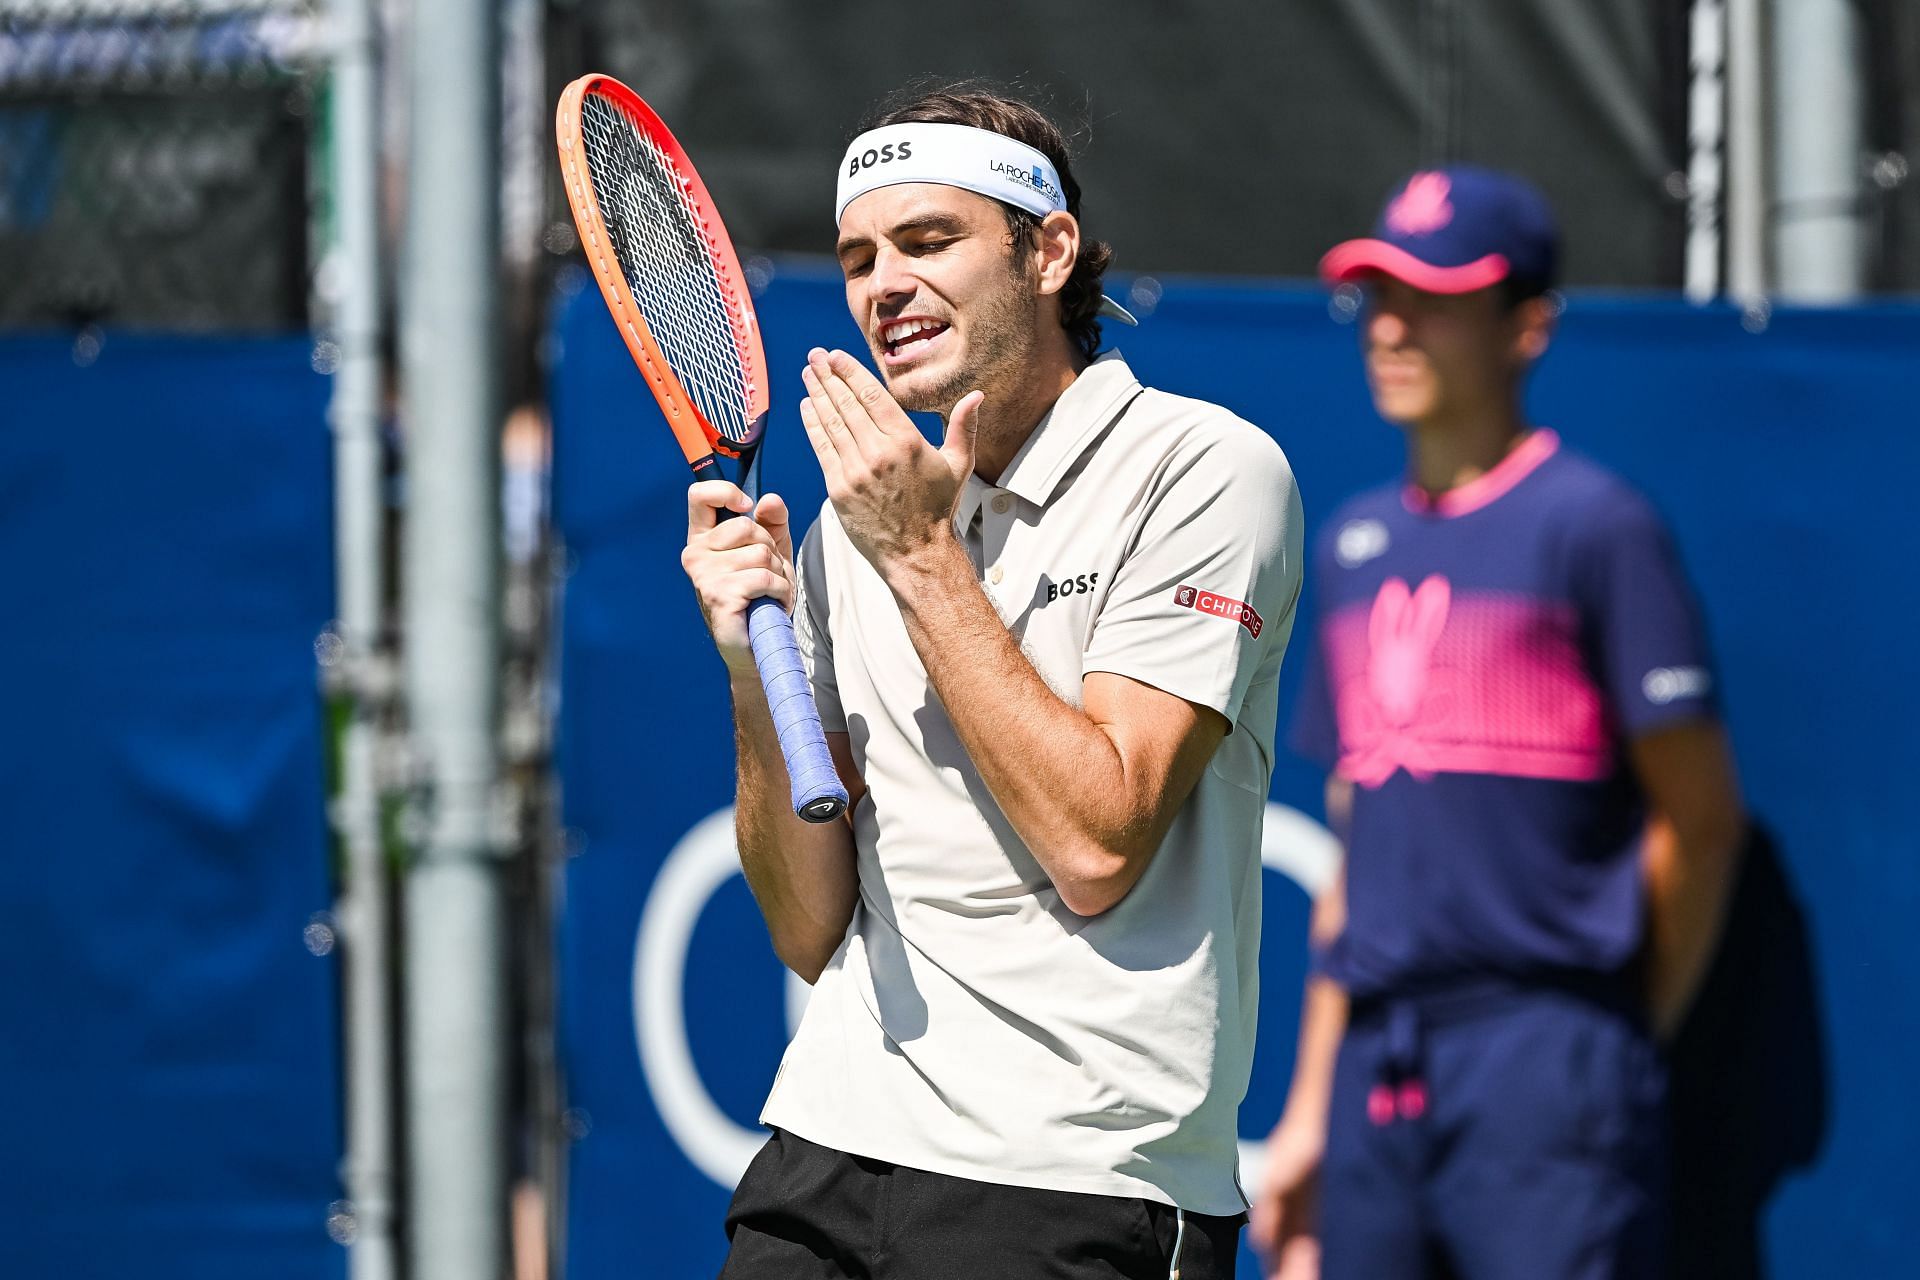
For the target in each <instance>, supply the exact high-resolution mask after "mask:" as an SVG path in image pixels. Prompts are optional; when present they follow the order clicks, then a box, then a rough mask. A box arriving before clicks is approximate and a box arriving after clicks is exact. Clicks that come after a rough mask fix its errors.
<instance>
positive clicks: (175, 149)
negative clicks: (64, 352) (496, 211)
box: [0, 0, 315, 333]
mask: <svg viewBox="0 0 1920 1280" xmlns="http://www.w3.org/2000/svg"><path fill="white" fill-rule="evenodd" d="M124 8H125V10H126V11H125V12H121V11H119V10H116V9H114V8H112V7H110V6H104V5H94V6H85V5H74V4H65V5H62V4H57V3H44V4H10V5H8V6H6V8H5V12H4V13H0V280H5V281H6V287H5V288H4V289H0V329H12V330H30V331H31V330H61V329H75V328H83V327H85V326H87V325H90V324H96V323H97V324H104V325H111V326H115V327H121V328H136V329H148V330H164V331H167V332H172V333H180V332H193V333H205V332H225V333H238V332H275V331H278V332H293V331H297V330H302V329H305V328H306V327H307V324H308V275H309V243H308V230H307V229H308V218H307V210H308V189H309V188H308V159H309V147H310V138H311V136H312V129H313V126H314V118H313V117H314V114H315V99H314V97H313V94H312V82H311V80H310V79H309V78H308V77H305V76H303V75H301V74H300V73H299V72H298V71H296V70H295V69H294V68H293V66H292V65H291V59H292V58H293V57H295V56H297V55H298V54H300V53H302V52H304V41H305V40H306V39H307V38H308V37H309V36H310V35H311V34H312V33H313V32H314V28H313V26H312V25H311V23H310V22H309V21H308V20H309V19H310V17H311V14H310V10H309V6H308V5H307V4H306V3H305V0H279V2H277V3H266V2H265V0H262V2H261V3H256V4H252V5H245V4H241V5H227V6H217V5H212V4H209V5H205V6H202V7H201V9H199V10H196V9H195V8H193V7H191V6H179V5H176V6H172V7H167V6H161V5H147V6H141V5H128V6H124Z"/></svg>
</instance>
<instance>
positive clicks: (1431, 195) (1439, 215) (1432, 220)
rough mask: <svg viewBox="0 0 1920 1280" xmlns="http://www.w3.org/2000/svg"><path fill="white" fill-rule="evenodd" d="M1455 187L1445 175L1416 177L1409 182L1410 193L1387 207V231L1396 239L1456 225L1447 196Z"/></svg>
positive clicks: (1406, 192)
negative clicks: (1450, 224)
mask: <svg viewBox="0 0 1920 1280" xmlns="http://www.w3.org/2000/svg"><path fill="white" fill-rule="evenodd" d="M1452 189H1453V183H1451V182H1449V181H1448V180H1447V175H1446V174H1444V173H1434V172H1431V171H1429V172H1427V173H1416V174H1414V175H1413V177H1411V178H1409V179H1408V180H1407V189H1406V190H1405V191H1402V192H1401V193H1400V194H1399V195H1397V196H1395V197H1394V198H1393V203H1392V204H1390V205H1388V206H1387V229H1388V230H1389V231H1392V232H1393V233H1394V234H1395V235H1402V236H1424V235H1430V234H1431V233H1433V232H1435V231H1438V230H1440V228H1442V227H1444V226H1446V225H1447V224H1448V223H1449V222H1452V221H1453V205H1452V204H1451V203H1450V202H1449V201H1448V200H1447V193H1448V192H1449V191H1451V190H1452Z"/></svg>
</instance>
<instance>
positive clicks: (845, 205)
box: [686, 91, 1303, 1280]
mask: <svg viewBox="0 0 1920 1280" xmlns="http://www.w3.org/2000/svg"><path fill="white" fill-rule="evenodd" d="M836 213H837V215H838V223H839V235H838V240H837V246H836V251H837V253H838V255H839V260H840V264H841V266H842V268H843V269H844V271H845V276H846V293H847V304H848V307H849V308H850V309H851V311H852V313H853V317H854V319H855V321H856V322H857V323H858V324H859V326H860V329H861V331H862V332H863V333H864V334H865V335H866V338H867V342H868V344H869V346H870V348H871V355H872V357H873V360H874V361H875V363H877V364H878V366H879V368H880V370H881V372H882V375H883V377H884V382H883V381H882V380H881V379H879V378H875V377H874V376H873V375H872V374H870V373H868V372H867V371H866V369H865V368H864V366H863V365H862V364H861V363H860V362H859V361H857V360H855V359H854V358H853V357H852V356H850V355H848V354H846V353H844V352H827V351H819V350H816V351H815V352H813V353H812V355H811V357H810V359H809V362H808V366H807V368H806V370H805V372H804V374H803V381H804V384H805V387H806V392H807V398H806V400H805V402H804V404H803V406H802V409H801V413H802V417H803V419H804V421H805V424H806V429H807V433H808V435H809V438H810V439H811V441H812V443H813V447H814V450H815V452H816V454H817V455H818V457H819V460H820V465H821V467H822V469H823V470H824V472H825V475H826V480H827V489H828V494H829V497H830V501H829V503H828V505H827V506H826V507H825V508H824V509H823V510H822V512H821V514H820V519H819V521H818V522H817V523H816V524H815V525H814V527H813V529H812V531H811V532H810V533H809V535H808V537H807V539H806V542H805V545H804V546H803V547H802V548H801V550H800V553H799V557H798V559H799V563H798V565H797V567H796V566H795V565H793V564H792V563H790V559H791V557H792V551H791V544H790V542H789V540H788V518H787V514H786V511H785V508H784V507H783V506H782V504H781V503H780V501H779V499H777V498H774V497H766V498H763V499H762V500H761V501H760V502H759V504H758V506H757V507H756V508H755V509H754V513H753V514H754V519H753V520H751V521H748V520H735V521H729V522H725V523H720V524H716V523H715V514H716V512H717V511H718V510H719V509H721V508H723V507H726V508H730V509H732V510H735V511H745V510H746V509H747V506H748V504H747V500H746V498H745V497H744V495H742V494H741V493H740V492H739V491H738V490H735V489H733V488H731V487H729V486H726V485H723V484H697V485H695V486H694V487H693V489H692V490H691V501H690V514H691V528H690V531H689V537H688V545H687V552H686V565H687V569H688V572H689V575H690V576H691V578H692V579H693V581H694V584H695V586H696V588H697V590H698V593H699V597H700V601H701V606H702V608H703V609H704V611H705V613H706V615H707V618H708V620H709V623H710V625H711V627H712V630H713V634H714V637H715V640H716V642H717V643H718V646H719V649H720V652H721V654H722V656H723V657H724V658H725V660H726V663H727V666H728V669H729V671H730V673H731V675H732V685H733V697H734V704H735V708H736V715H737V720H738V727H739V771H740V777H739V801H738V815H739V817H738V821H739V840H740V850H741V861H742V864H743V866H744V868H745V870H746V873H747V877H748V880H749V883H750V884H751V885H752V887H753V892H754V894H755V896H756V898H757V899H758V901H759V904H760V907H761V910H762V911H763V913H764V914H765V916H766V920H767V926H768V929H769V931H770V933H771V935H772V938H773V942H774V946H775V948H776V950H777V951H778V952H779V954H780V956H781V958H782V959H783V960H784V961H785V962H786V963H787V964H788V965H789V966H790V967H791V968H792V969H793V970H794V971H795V972H796V973H798V974H800V975H801V976H802V977H803V978H806V979H807V980H809V981H811V982H813V983H814V984H815V985H814V991H813V996H812V1000H811V1003H810V1004H809V1006H808V1008H807V1013H806V1017H805V1019H804V1021H803V1022H802V1024H801V1026H800V1029H799V1031H798V1033H797V1034H796V1036H795V1038H794V1041H793V1043H792V1045H791V1046H790V1047H789V1049H788V1051H787V1054H786V1058H785V1060H784V1061H783V1062H782V1064H781V1068H780V1073H779V1075H778V1077H777V1078H776V1080H775V1082H774V1086H773V1092H772V1095H771V1097H770V1098H769V1099H768V1101H767V1105H766V1109H765V1111H764V1113H763V1116H762V1118H763V1120H764V1121H765V1122H766V1123H767V1124H769V1125H771V1126H772V1127H773V1129H774V1133H773V1137H772V1139H771V1140H770V1141H769V1142H768V1143H767V1145H766V1147H765V1148H764V1149H763V1150H762V1151H761V1153H760V1154H759V1156H758V1157H757V1158H756V1159H755V1160H754V1162H753V1165H752V1167H751V1168H750V1169H749V1170H748V1171H747V1174H746V1176H745V1178H744V1179H743V1180H742V1182H741V1184H740V1187H739V1190H738V1192H737V1193H736V1195H735V1197H734V1201H733V1207H732V1210H731V1212H730V1214H729V1216H728V1221H727V1230H728V1234H729V1236H730V1238H731V1240H732V1250H731V1253H730V1255H729V1258H728V1262H727V1266H726V1269H725V1271H724V1272H723V1273H722V1274H723V1275H724V1276H726V1277H728V1278H729V1280H740V1278H743V1277H768V1278H774V1277H778V1280H795V1278H797V1277H839V1276H900V1277H915V1278H916V1280H926V1278H932V1277H946V1276H952V1277H965V1278H966V1280H979V1278H980V1277H986V1276H994V1277H1019V1276H1040V1275H1047V1276H1058V1277H1077V1276H1086V1277H1092V1276H1102V1277H1120V1276H1126V1277H1142V1278H1144V1277H1164V1276H1175V1275H1177V1276H1181V1277H1184V1278H1185V1280H1196V1277H1218V1276H1229V1275H1231V1274H1232V1272H1233V1265H1234V1256H1235V1249H1236V1240H1237V1238H1238V1234H1239V1228H1240V1225H1241V1222H1242V1221H1243V1216H1244V1208H1245V1201H1244V1199H1243V1197H1242V1195H1241V1192H1240V1189H1239V1185H1238V1182H1237V1180H1236V1177H1235V1164H1236V1158H1235V1146H1236V1137H1235V1124H1234V1120H1235V1111H1236V1108H1237V1107H1238V1105H1239V1102H1240V1099H1241V1096H1242V1094H1243V1093H1244V1091H1245V1087H1246V1083H1247V1078H1248V1071H1249V1066H1250V1061H1251V1055H1252V1050H1253V1030H1254V1027H1253V1021H1254V1009H1255V997H1256V989H1255V984H1256V965H1255V960H1256V951H1257V947H1258V941H1259V927H1260V924H1259V922H1260V857H1259V847H1260V824H1261V818H1262V813H1263V806H1264V804H1265V799H1266V791H1267V780H1268V775H1269V772H1270V770H1271V765H1272V759H1271V757H1272V737H1273V728H1274V718H1275V713H1276V701H1275V681H1276V678H1277V676H1278V674H1279V668H1280V660H1281V655H1282V653H1283V652H1284V650H1285V648H1286V641H1287V636H1288V632H1289V630H1290V628H1291V625H1292V620H1293V611H1294V604H1295V600H1296V598H1297V595H1298V592H1299V588H1300V570H1301V563H1300V562H1301V557H1302V551H1303V548H1302V532H1301V520H1300V511H1299V500H1298V494H1297V491H1296V490H1295V488H1294V483H1293V478H1292V475H1291V473H1290V471H1289V469H1288V467H1287V463H1286V459H1285V458H1284V457H1283V456H1282V455H1281V452H1280V450H1279V449H1278V448H1277V447H1276V446H1275V445H1274V443H1273V442H1272V441H1271V440H1270V439H1269V438H1268V437H1267V436H1266V435H1264V434H1263V433H1262V432H1260V431H1259V430H1258V429H1256V428H1254V427H1252V426H1250V425H1249V424H1247V423H1246V422H1243V421H1241V420H1239V419H1238V418H1236V417H1234V416H1233V415H1232V414H1230V413H1228V412H1226V411H1225V410H1223V409H1221V408H1219V407H1217V406H1215V405H1211V404H1205V403H1202V402H1199V401H1195V400H1187V399H1181V398H1179V397H1176V396H1172V395H1167V394H1164V393H1161V392H1158V391H1154V390H1151V389H1148V388H1145V387H1143V386H1141V384H1140V382H1139V381H1138V380H1137V379H1136V378H1135V377H1134V375H1133V373H1132V371H1131V370H1130V369H1129V368H1128V367H1127V364H1126V362H1125V361H1124V360H1122V359H1121V358H1120V356H1119V355H1118V354H1116V353H1111V352H1110V353H1108V354H1105V355H1098V356H1096V349H1097V347H1098V345H1099V341H1100V334H1099V328H1098V326H1097V323H1096V319H1097V317H1098V315H1100V314H1101V313H1102V312H1103V311H1104V312H1105V313H1106V314H1109V315H1112V314H1114V313H1115V312H1117V310H1118V309H1117V308H1116V307H1114V306H1113V305H1112V304H1111V303H1107V302H1105V301H1104V300H1103V298H1102V294H1101V289H1100V276H1101V271H1102V269H1103V268H1104V266H1105V264H1106V262H1107V260H1108V257H1109V252H1108V250H1107V248H1106V246H1104V245H1099V244H1091V243H1088V242H1086V241H1083V239H1082V237H1081V230H1080V219H1079V190H1078V186H1077V184H1076V182H1075V181H1074V178H1073V175H1072V173H1071V171H1070V169H1069V167H1068V157H1067V147H1066V143H1065V140H1064V138H1063V137H1062V136H1061V133H1060V131H1059V129H1058V128H1057V127H1055V126H1054V125H1053V124H1052V123H1051V122H1050V121H1049V120H1048V119H1047V118H1046V117H1045V116H1044V115H1042V114H1041V113H1040V112H1039V111H1037V110H1035V109H1034V108H1033V107H1031V106H1029V105H1027V104H1025V103H1022V102H1019V101H1015V100H1013V99H1009V98H1005V97H1000V96H996V95H994V94H990V93H984V92H975V91H953V92H939V93H934V94H931V95H928V96H925V97H922V98H919V99H917V100H915V101H913V102H911V103H909V104H908V105H906V106H904V107H901V108H899V109H897V110H894V111H892V112H890V113H888V114H886V115H884V116H882V117H881V118H880V119H879V120H878V121H877V123H876V124H875V125H874V126H873V127H872V128H870V129H868V130H866V131H864V132H862V133H861V134H860V135H859V136H858V137H856V138H855V139H854V140H853V143H852V145H851V146H849V147H848V148H847V152H846V156H845V158H844V159H843V160H842V161H841V165H840V170H839V191H838V205H837V209H836ZM1119 314H1120V315H1124V313H1123V312H1121V313H1119ZM908 409H912V410H934V411H938V412H940V413H942V414H943V415H945V417H946V425H945V433H944V437H945V438H944V443H943V444H942V445H941V446H940V447H938V448H935V447H933V446H932V445H930V444H929V443H927V441H926V440H924V439H923V438H922V437H921V435H920V433H919V432H918V431H917V430H916V429H915V427H914V425H913V423H912V422H911V421H910V420H909V419H908V417H907V416H906V413H905V410H908ZM767 593H770V594H773V595H774V596H776V597H777V598H778V599H780V600H781V601H782V602H783V603H788V604H791V605H792V607H793V609H794V615H795V621H796V628H797V630H798V632H799V635H800V644H801V648H802V651H803V653H804V654H805V655H806V658H807V662H808V666H809V671H810V674H811V676H812V680H813V687H814V691H815V694H816V696H817V698H818V700H819V705H820V711H821V716H822V719H823V721H824V723H825V727H826V730H827V738H828V742H829V743H830V744H831V747H832V750H833V754H834V758H835V760H836V762H837V764H838V767H839V770H840V773H841V775H842V777H843V778H844V780H845V781H846V784H847V789H848V791H849V793H850V794H851V796H852V798H853V802H852V807H851V808H850V810H849V816H848V819H847V820H846V821H844V822H837V823H833V824H829V825H824V826H809V825H807V824H804V823H801V822H799V821H797V820H795V819H794V817H793V815H792V814H791V813H790V812H789V811H788V808H787V803H786V799H785V797H786V794H787V783H786V778H785V775H784V773H783V766H782V764H781V757H780V753H779V751H778V750H777V749H776V744H775V740H774V736H773V732H772V729H771V724H770V720H769V716H768V712H767V708H766V706H765V703H764V701H763V698H762V694H761V692H760V684H759V681H758V680H757V678H755V676H754V674H753V663H752V659H751V657H750V655H749V653H748V649H747V643H746V637H745V633H744V630H743V624H742V616H743V612H744V607H745V604H746V602H747V601H748V600H749V599H751V598H752V597H754V596H756V595H760V594H767Z"/></svg>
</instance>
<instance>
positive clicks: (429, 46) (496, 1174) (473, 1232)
mask: <svg viewBox="0 0 1920 1280" xmlns="http://www.w3.org/2000/svg"><path fill="white" fill-rule="evenodd" d="M498 16H499V15H498V11H497V9H496V7H495V5H494V4H492V3H476V2H475V0H419V3H417V4H416V6H415V8H414V27H413V33H412V39H411V42H410V45H411V51H412V53H411V58H410V72H409V84H410V96H409V102H410V107H409V120H410V129H409V143H408V157H409V158H408V166H407V168H408V198H407V236H406V269H405V275H404V287H403V293H402V305H403V312H402V314H403V324H402V333H401V338H402V354H403V363H404V369H405V374H406V383H405V386H406V401H405V404H406V418H405V423H406V432H407V491H408V498H407V511H406V536H405V540H404V553H405V561H404V563H405V575H406V597H405V598H406V605H405V620H406V674H407V689H408V707H409V712H410V719H411V727H412V731H413V736H414V746H415V748H416V751H417V753H418V759H419V761H420V764H421V766H422V771H423V775H424V776H423V778H422V785H421V789H420V792H419V794H418V796H417V800H418V806H417V807H418V813H417V818H418V828H419V840H418V848H417V850H416V853H415V859H414V863H413V866H412V868H411V870H410V871H409V874H408V886H407V944H408V956H407V982H406V989H407V1092H406V1096H407V1111H408V1115H407V1120H408V1130H407V1131H408V1134H409V1137H410V1144H409V1150H408V1156H409V1161H408V1167H409V1171H410V1175H411V1177H410V1182H409V1186H410V1190H411V1194H410V1196H409V1200H408V1210H409V1214H410V1217H409V1226H410V1232H409V1241H410V1262H411V1267H410V1275H411V1277H412V1280H499V1277H501V1276H502V1274H503V1272H504V1266H505V1260H506V1256H507V1250H506V1224H507V1220H508V1219H507V1214H508V1206H507V1187H506V1182H507V1176H506V1160H505V1156H506V1141H507V1135H506V1070H505V1067H506V1055H507V1049H508V1028H507V1024H506V985H505V973H504V968H505V950H506V948H505V945H504V941H505V924H504V911H503V901H502V890H501V883H500V872H499V866H498V861H497V858H498V853H499V849H500V842H499V841H498V839H497V838H496V834H495V824H494V822H493V795H494V782H495V775H496V769H497V761H496V750H495V741H494V734H495V720H496V706H497V703H498V669H499V636H498V626H499V617H500V610H499V583H498V566H497V555H498V551H497V548H498V546H499V535H498V516H499V481H498V467H499V452H500V419H501V413H500V408H501V406H500V390H499V374H498V369H499V361H498V346H499V338H498V334H499V316H500V283H499V275H500V269H499V252H500V213H499V199H500V181H499V174H500V165H499V148H500V58H499V22H498Z"/></svg>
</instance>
